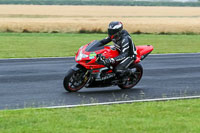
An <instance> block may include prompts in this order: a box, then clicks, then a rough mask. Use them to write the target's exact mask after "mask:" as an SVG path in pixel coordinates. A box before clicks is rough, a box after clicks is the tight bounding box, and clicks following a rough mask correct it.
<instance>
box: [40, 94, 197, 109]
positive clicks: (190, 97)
mask: <svg viewBox="0 0 200 133" xmlns="http://www.w3.org/2000/svg"><path fill="white" fill-rule="evenodd" d="M197 98H200V96H187V97H171V98H156V99H143V100H130V101H117V102H104V103H91V104H78V105H64V106H51V107H44V108H46V109H57V108H73V107H85V106H98V105H112V104H127V103H138V102H153V101H169V100H183V99H197ZM40 109H42V108H40Z"/></svg>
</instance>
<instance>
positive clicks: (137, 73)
mask: <svg viewBox="0 0 200 133" xmlns="http://www.w3.org/2000/svg"><path fill="white" fill-rule="evenodd" d="M131 69H132V70H133V69H134V73H133V74H131V75H130V77H128V80H127V81H126V83H125V84H124V85H123V86H124V87H125V88H132V87H133V86H135V85H136V84H137V83H138V82H139V81H140V79H141V77H142V70H141V69H140V68H137V67H133V68H131Z"/></svg>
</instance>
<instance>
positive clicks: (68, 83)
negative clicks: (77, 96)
mask: <svg viewBox="0 0 200 133" xmlns="http://www.w3.org/2000/svg"><path fill="white" fill-rule="evenodd" d="M85 74H86V71H84V70H82V69H79V70H77V71H74V70H73V69H70V70H69V71H68V73H67V74H66V76H65V78H64V80H63V86H64V88H65V90H66V91H68V92H77V91H79V90H80V89H81V88H83V87H84V86H85V84H86V83H87V81H88V77H87V75H85Z"/></svg>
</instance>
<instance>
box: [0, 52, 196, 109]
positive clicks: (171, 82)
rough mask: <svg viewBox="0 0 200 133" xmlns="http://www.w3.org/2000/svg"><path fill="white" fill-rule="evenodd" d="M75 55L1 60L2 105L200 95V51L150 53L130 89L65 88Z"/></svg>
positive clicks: (85, 102) (43, 104)
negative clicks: (189, 52) (68, 90)
mask: <svg viewBox="0 0 200 133" xmlns="http://www.w3.org/2000/svg"><path fill="white" fill-rule="evenodd" d="M74 63H75V61H74V59H73V58H46V59H45V58H42V59H8V60H7V59H5V60H4V59H2V60H0V109H1V110H2V109H19V108H29V107H49V106H62V105H76V104H88V103H102V102H113V101H124V100H125V101H126V100H127V101H128V100H140V99H154V98H165V97H167V98H170V97H179V96H181V97H182V96H198V95H200V54H199V53H198V54H166V55H149V56H148V57H147V58H146V59H145V60H143V61H142V62H141V64H142V66H143V68H144V74H143V78H142V80H141V81H140V83H139V84H138V85H137V86H135V87H134V88H133V89H130V90H120V89H119V88H118V87H117V86H112V87H107V88H83V89H82V90H80V91H79V92H76V93H68V92H66V91H65V90H64V88H63V85H62V82H63V78H64V76H65V73H66V72H67V71H68V70H69V69H70V67H71V66H72V65H73V64H74Z"/></svg>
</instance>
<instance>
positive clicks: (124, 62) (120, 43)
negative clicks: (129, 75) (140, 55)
mask: <svg viewBox="0 0 200 133" xmlns="http://www.w3.org/2000/svg"><path fill="white" fill-rule="evenodd" d="M111 41H113V42H114V46H115V48H116V49H117V50H118V51H119V52H120V54H119V56H117V57H115V58H114V59H115V61H117V62H120V63H119V65H117V66H116V68H115V72H116V73H121V72H123V71H124V70H126V69H127V68H128V66H129V65H130V64H131V63H133V61H134V60H135V59H136V55H137V52H136V47H135V45H134V43H133V41H132V39H131V36H130V35H129V33H128V32H127V31H126V30H122V31H121V38H120V39H119V40H114V39H113V40H111V39H110V38H109V37H107V38H105V39H103V40H101V41H100V42H101V43H102V45H105V44H107V43H109V42H111Z"/></svg>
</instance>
